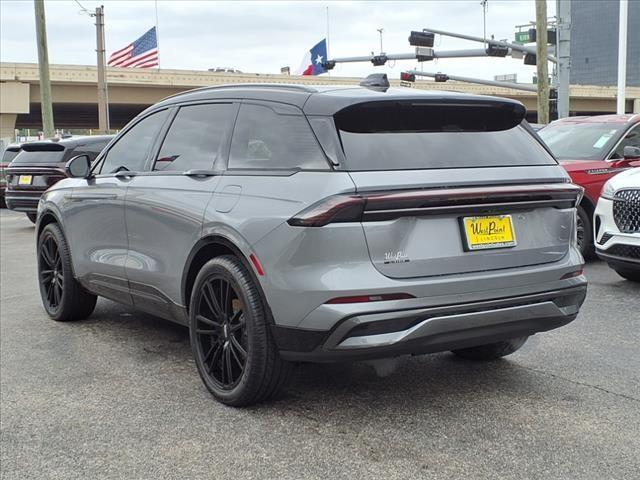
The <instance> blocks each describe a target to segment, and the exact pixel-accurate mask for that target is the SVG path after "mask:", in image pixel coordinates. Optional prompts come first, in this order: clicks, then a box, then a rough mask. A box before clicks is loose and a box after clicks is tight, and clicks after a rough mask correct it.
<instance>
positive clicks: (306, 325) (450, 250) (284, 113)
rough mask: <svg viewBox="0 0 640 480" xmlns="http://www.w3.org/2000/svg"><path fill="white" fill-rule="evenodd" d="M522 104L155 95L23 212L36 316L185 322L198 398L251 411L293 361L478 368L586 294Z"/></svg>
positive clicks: (370, 94) (348, 94) (558, 191)
mask: <svg viewBox="0 0 640 480" xmlns="http://www.w3.org/2000/svg"><path fill="white" fill-rule="evenodd" d="M524 116H525V109H524V107H523V106H522V104H520V103H518V102H515V101H511V100H507V99H501V98H493V97H482V96H469V95H462V94H457V93H446V92H420V91H415V90H413V89H399V90H398V89H388V90H386V91H380V90H379V89H368V88H362V87H340V88H339V87H307V86H294V85H233V86H220V87H212V88H203V89H198V90H193V91H190V92H186V93H182V94H179V95H176V96H173V97H170V98H167V99H165V100H163V101H161V102H160V103H158V104H156V105H154V106H152V107H150V108H149V109H147V110H146V111H144V112H143V113H141V114H140V115H139V116H138V117H137V118H135V119H134V120H133V121H132V122H131V123H130V124H129V125H128V126H127V127H126V128H125V129H124V130H123V131H122V132H121V133H120V134H119V135H118V136H117V137H116V138H115V139H114V140H113V141H112V142H111V143H110V144H109V145H108V146H107V147H106V148H105V150H104V151H103V152H102V153H101V154H100V155H99V157H98V158H97V160H96V162H95V163H94V164H93V166H91V164H90V162H89V159H88V158H87V157H86V156H84V155H79V156H77V157H75V158H74V159H72V160H71V161H70V162H69V163H68V164H67V171H68V175H69V176H70V177H72V178H69V179H66V180H63V181H61V182H59V183H58V184H56V185H55V186H53V187H52V188H51V189H49V190H48V191H47V192H46V193H45V194H44V196H43V197H42V199H41V201H40V204H39V207H38V220H37V235H38V242H37V248H38V269H39V283H40V292H41V295H42V301H43V304H44V307H45V309H46V311H47V313H48V314H49V315H50V316H51V317H52V318H53V319H54V320H59V321H67V320H77V319H82V318H85V317H87V316H88V315H90V314H91V313H92V311H93V309H94V307H95V304H96V298H97V296H102V297H105V298H109V299H111V300H115V301H117V302H120V303H123V304H127V305H130V306H132V307H135V308H138V309H140V310H143V311H146V312H149V313H151V314H154V315H157V316H160V317H163V318H166V319H170V320H173V321H175V322H178V323H181V324H183V325H185V326H188V327H189V329H190V338H191V346H192V349H193V354H194V357H195V361H196V365H197V368H198V372H199V373H200V376H201V377H202V380H203V382H204V384H205V385H206V387H207V388H208V389H209V390H210V391H211V393H212V394H213V395H214V396H215V398H217V399H218V400H220V401H221V402H224V403H226V404H229V405H235V406H242V405H249V404H252V403H255V402H258V401H262V400H265V399H267V398H269V397H272V396H273V395H274V394H275V393H276V392H278V391H279V390H280V389H281V387H282V386H283V385H284V384H285V382H286V380H287V377H288V374H289V372H290V370H291V366H292V364H293V363H294V362H300V361H304V362H306V361H312V362H325V361H350V360H360V359H372V358H380V357H391V356H397V355H403V354H422V353H429V352H440V351H448V350H451V351H453V352H454V353H455V354H457V355H459V356H462V357H465V358H469V359H479V360H488V359H495V358H498V357H502V356H504V355H508V354H510V353H512V352H514V351H516V350H517V349H518V348H520V347H521V346H522V344H523V343H524V342H525V341H526V339H527V337H528V336H530V335H533V334H535V333H537V332H541V331H546V330H551V329H553V328H557V327H560V326H562V325H565V324H567V323H569V322H571V321H572V320H573V319H574V318H575V317H576V315H577V313H578V310H579V308H580V306H581V304H582V302H583V300H584V298H585V294H586V279H585V277H584V275H583V273H582V268H583V259H582V257H581V256H580V254H579V252H578V250H577V249H576V239H575V237H576V231H575V230H576V227H575V217H576V210H575V206H576V204H577V202H578V201H579V200H580V197H581V195H582V190H581V188H580V187H577V186H574V185H572V184H571V183H570V182H569V179H568V177H567V174H566V173H565V171H564V169H563V168H562V167H560V166H558V164H557V163H556V161H555V160H554V158H553V156H552V155H551V154H550V153H549V151H548V150H547V149H546V148H545V146H544V145H543V144H542V143H541V142H540V141H539V140H538V139H537V137H536V136H535V135H534V134H533V133H532V131H531V129H530V128H529V127H528V125H527V124H526V122H524V121H523V119H524Z"/></svg>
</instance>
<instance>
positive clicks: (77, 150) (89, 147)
mask: <svg viewBox="0 0 640 480" xmlns="http://www.w3.org/2000/svg"><path fill="white" fill-rule="evenodd" d="M112 138H113V136H112V135H96V136H84V137H72V138H65V139H62V140H58V141H55V140H45V141H41V142H31V143H24V144H22V145H21V147H20V152H19V153H18V154H17V155H16V156H15V158H14V159H13V161H12V162H11V163H10V164H9V166H8V167H7V168H6V170H5V175H6V182H7V185H6V192H5V199H6V203H7V208H9V209H10V210H16V211H18V212H25V213H26V214H27V217H29V220H31V221H32V222H34V223H35V221H36V212H37V210H38V201H39V200H40V196H41V195H42V193H43V192H44V191H45V190H46V189H47V188H49V187H50V186H51V185H53V184H55V183H57V182H59V181H60V180H62V179H63V178H65V177H66V176H67V174H66V173H65V169H64V166H65V164H66V163H67V162H68V161H69V159H71V158H72V157H75V156H76V155H81V154H86V155H87V156H88V157H89V159H90V160H91V161H93V160H94V159H95V158H96V157H97V156H98V154H99V153H100V152H101V151H102V149H103V148H104V147H106V146H107V144H108V143H109V141H110V140H111V139H112Z"/></svg>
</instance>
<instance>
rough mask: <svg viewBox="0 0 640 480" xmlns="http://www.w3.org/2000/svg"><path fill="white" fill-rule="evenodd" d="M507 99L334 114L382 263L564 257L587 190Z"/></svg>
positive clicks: (375, 257)
mask: <svg viewBox="0 0 640 480" xmlns="http://www.w3.org/2000/svg"><path fill="white" fill-rule="evenodd" d="M523 118H524V107H522V106H521V105H520V104H518V103H515V102H511V101H504V102H500V101H496V100H491V101H486V102H482V101H478V100H477V99H474V100H467V101H465V100H460V101H458V100H457V101H456V102H455V103H453V102H451V101H449V102H448V103H443V102H439V103H428V102H425V101H420V100H403V101H377V102H369V103H364V104H357V105H354V106H351V107H347V108H346V109H344V110H342V111H340V112H338V113H337V114H336V115H335V116H334V120H335V124H336V127H337V130H338V132H339V136H340V141H341V143H342V147H343V150H344V154H345V160H344V163H345V167H346V169H347V170H348V171H349V172H350V175H351V177H352V178H353V181H354V183H355V185H356V189H357V196H358V197H361V198H364V209H363V214H362V226H363V229H364V233H365V237H366V241H367V246H368V249H369V255H370V257H371V261H372V262H373V264H374V266H375V268H376V269H377V270H378V271H380V272H381V273H382V274H384V275H386V276H388V277H392V278H412V277H421V276H436V275H449V274H459V273H470V272H478V271H486V270H495V269H504V268H514V267H522V266H526V265H535V264H542V263H549V262H554V261H558V260H560V259H561V258H562V257H564V256H565V255H566V254H567V253H568V250H569V246H570V244H571V242H572V239H573V236H574V234H575V232H574V209H573V207H574V206H575V204H576V202H577V200H578V199H579V196H580V195H581V189H580V188H579V187H576V186H574V185H571V184H569V183H568V177H567V175H566V173H565V172H564V170H563V169H562V168H561V167H559V166H558V165H557V162H556V161H555V160H554V158H553V157H552V156H551V155H550V153H549V152H548V151H547V150H546V149H545V148H544V147H543V146H542V144H541V143H540V142H539V141H537V140H536V138H535V137H534V136H533V134H532V133H531V131H530V129H528V128H527V127H526V126H525V125H522V124H521V122H522V120H523Z"/></svg>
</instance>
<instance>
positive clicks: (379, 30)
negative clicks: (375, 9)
mask: <svg viewBox="0 0 640 480" xmlns="http://www.w3.org/2000/svg"><path fill="white" fill-rule="evenodd" d="M376 30H377V31H378V33H379V34H380V55H382V54H383V53H384V50H383V49H382V32H384V28H376Z"/></svg>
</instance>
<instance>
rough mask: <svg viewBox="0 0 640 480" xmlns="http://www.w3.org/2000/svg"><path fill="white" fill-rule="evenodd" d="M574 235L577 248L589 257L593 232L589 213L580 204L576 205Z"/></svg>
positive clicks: (584, 255) (591, 254)
mask: <svg viewBox="0 0 640 480" xmlns="http://www.w3.org/2000/svg"><path fill="white" fill-rule="evenodd" d="M577 210H578V212H577V219H576V237H577V243H578V250H580V253H581V254H582V256H583V257H584V258H591V257H592V256H593V253H594V249H595V247H594V245H593V232H592V231H591V221H590V220H589V215H588V214H587V212H586V211H585V209H584V208H582V207H581V206H580V205H579V206H578V207H577Z"/></svg>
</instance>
